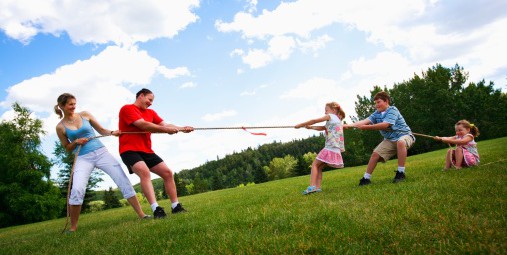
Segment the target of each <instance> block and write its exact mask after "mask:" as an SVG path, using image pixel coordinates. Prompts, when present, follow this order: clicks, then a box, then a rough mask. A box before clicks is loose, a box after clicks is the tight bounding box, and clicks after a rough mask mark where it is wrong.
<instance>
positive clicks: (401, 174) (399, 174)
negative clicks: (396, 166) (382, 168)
mask: <svg viewBox="0 0 507 255" xmlns="http://www.w3.org/2000/svg"><path fill="white" fill-rule="evenodd" d="M395 172H396V176H394V180H393V183H397V182H401V181H403V180H405V173H404V172H400V171H395Z"/></svg>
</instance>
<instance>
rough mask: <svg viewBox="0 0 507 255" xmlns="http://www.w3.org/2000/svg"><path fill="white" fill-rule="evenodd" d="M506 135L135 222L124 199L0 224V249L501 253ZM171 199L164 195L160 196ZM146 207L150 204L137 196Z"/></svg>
mask: <svg viewBox="0 0 507 255" xmlns="http://www.w3.org/2000/svg"><path fill="white" fill-rule="evenodd" d="M506 151H507V138H501V139H495V140H489V141H484V142H480V143H479V152H480V153H481V156H482V157H481V163H482V166H479V167H475V168H471V169H464V170H461V171H455V170H453V171H447V172H443V171H441V169H442V168H443V164H444V155H445V150H440V151H435V152H431V153H426V154H422V155H417V156H413V157H410V158H409V159H408V162H407V180H406V181H405V182H402V183H398V184H393V183H391V181H392V178H393V177H394V172H393V171H394V169H395V168H396V161H395V160H394V161H393V160H391V161H389V162H388V163H387V164H379V165H378V166H377V169H376V171H375V173H374V175H373V178H372V185H369V186H365V187H358V186H357V184H358V181H359V179H360V178H361V177H362V174H363V173H364V166H363V167H351V168H345V169H341V170H333V171H328V172H325V173H324V181H323V190H324V191H323V192H321V193H318V194H311V195H308V196H303V195H301V191H302V190H303V189H305V188H306V186H307V185H308V179H309V178H308V176H303V177H297V178H290V179H284V180H279V181H273V182H269V183H265V184H258V185H254V186H249V187H244V188H234V189H227V190H221V191H214V192H208V193H204V194H198V195H193V196H188V197H182V198H180V200H181V202H182V203H183V204H184V205H185V207H186V208H187V210H188V211H189V212H188V213H185V214H178V215H169V216H168V218H167V219H164V220H149V221H141V220H138V219H136V216H135V214H134V212H133V211H132V209H130V208H119V209H112V210H107V211H102V212H97V213H91V214H84V215H82V217H81V218H80V224H79V230H78V232H76V233H74V234H72V235H61V234H60V231H61V229H62V228H63V226H64V224H65V219H58V220H52V221H46V222H41V223H36V224H30V225H24V226H17V227H10V228H4V229H0V247H1V248H0V249H1V250H0V253H1V254H366V253H368V254H404V253H410V254H442V253H444V254H507V231H506V229H507V225H506V212H507V203H506V198H507V188H506V187H505V184H506V179H507V167H506V164H507V161H503V160H504V159H505V152H506ZM160 204H161V205H162V206H165V207H166V208H170V202H169V201H167V200H163V201H160ZM143 208H144V210H145V212H149V211H150V210H149V206H148V205H143Z"/></svg>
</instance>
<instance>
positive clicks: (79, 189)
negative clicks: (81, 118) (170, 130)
mask: <svg viewBox="0 0 507 255" xmlns="http://www.w3.org/2000/svg"><path fill="white" fill-rule="evenodd" d="M95 168H98V169H100V170H102V171H104V172H106V174H108V175H109V176H110V177H111V179H113V181H114V183H116V185H118V187H119V188H120V190H121V193H122V194H123V197H124V198H126V199H129V198H131V197H133V196H135V195H136V192H135V190H134V188H133V187H132V184H131V183H130V180H129V179H128V178H127V175H125V173H124V172H123V169H122V168H121V166H120V163H119V162H118V161H117V160H116V159H114V157H113V155H111V153H109V151H107V149H106V147H102V148H99V149H97V150H95V151H92V152H89V153H86V154H85V155H81V156H78V157H77V159H76V164H75V165H74V177H73V179H72V190H71V191H70V198H69V204H70V205H82V204H83V199H84V196H85V192H86V186H87V185H88V180H89V179H90V175H91V173H92V171H93V169H95Z"/></svg>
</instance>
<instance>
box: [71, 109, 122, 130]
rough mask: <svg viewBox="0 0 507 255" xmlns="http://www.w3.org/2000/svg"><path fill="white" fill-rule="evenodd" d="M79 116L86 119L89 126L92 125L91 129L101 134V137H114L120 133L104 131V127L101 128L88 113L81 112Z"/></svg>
mask: <svg viewBox="0 0 507 255" xmlns="http://www.w3.org/2000/svg"><path fill="white" fill-rule="evenodd" d="M80 114H81V116H83V117H85V118H87V119H88V120H89V121H90V124H91V125H92V127H93V128H94V129H95V130H96V131H97V132H98V133H99V134H101V135H115V136H119V135H120V132H119V131H118V130H116V131H112V130H109V129H105V128H104V127H102V125H100V123H99V122H98V121H97V119H95V117H94V116H93V115H92V114H91V113H89V112H81V113H80Z"/></svg>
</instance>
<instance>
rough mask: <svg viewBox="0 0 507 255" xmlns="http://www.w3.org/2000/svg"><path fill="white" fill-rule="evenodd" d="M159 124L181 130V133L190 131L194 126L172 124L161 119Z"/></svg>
mask: <svg viewBox="0 0 507 255" xmlns="http://www.w3.org/2000/svg"><path fill="white" fill-rule="evenodd" d="M159 125H162V126H165V127H169V128H176V129H178V130H179V131H182V132H183V133H190V132H192V131H194V128H193V127H191V126H176V125H174V124H170V123H166V122H164V121H162V123H160V124H159Z"/></svg>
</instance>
